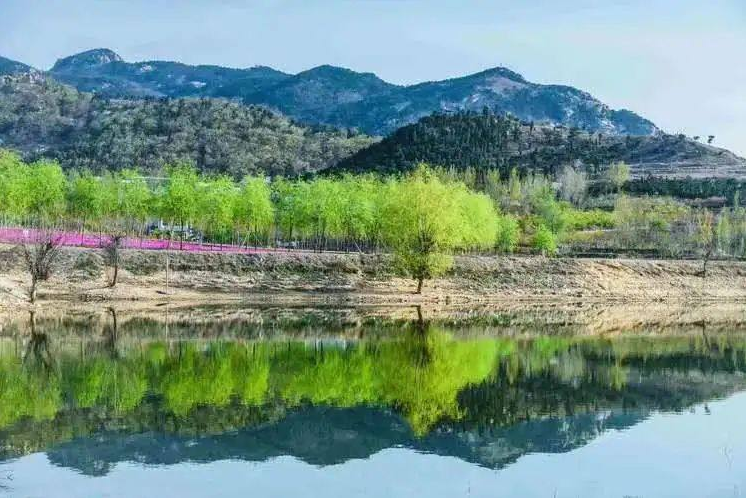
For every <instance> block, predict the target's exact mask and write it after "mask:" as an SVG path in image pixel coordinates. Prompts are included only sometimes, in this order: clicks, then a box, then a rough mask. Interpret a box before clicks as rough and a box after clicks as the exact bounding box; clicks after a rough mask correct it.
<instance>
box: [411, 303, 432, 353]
mask: <svg viewBox="0 0 746 498" xmlns="http://www.w3.org/2000/svg"><path fill="white" fill-rule="evenodd" d="M415 308H417V321H416V322H414V323H413V325H414V334H412V337H411V340H410V341H411V342H410V350H411V354H412V359H413V361H414V362H415V363H416V364H417V365H426V364H427V363H429V362H430V349H429V348H428V347H427V335H428V330H429V328H430V325H429V323H428V322H427V321H426V320H425V318H424V316H423V314H422V306H420V305H419V304H418V305H417V306H415Z"/></svg>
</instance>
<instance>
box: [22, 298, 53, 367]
mask: <svg viewBox="0 0 746 498" xmlns="http://www.w3.org/2000/svg"><path fill="white" fill-rule="evenodd" d="M29 328H30V330H31V336H30V337H29V340H28V343H27V344H26V352H25V353H24V355H23V362H24V364H26V363H28V362H31V361H33V362H36V363H38V364H40V365H41V366H42V367H44V370H46V371H50V370H51V369H52V354H51V353H50V352H49V336H47V334H44V333H39V332H37V331H36V314H35V313H34V312H33V311H29Z"/></svg>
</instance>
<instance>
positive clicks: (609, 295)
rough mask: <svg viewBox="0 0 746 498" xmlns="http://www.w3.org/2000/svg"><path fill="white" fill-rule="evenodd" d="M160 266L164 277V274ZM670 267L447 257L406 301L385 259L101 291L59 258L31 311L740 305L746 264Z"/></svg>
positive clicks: (66, 257)
mask: <svg viewBox="0 0 746 498" xmlns="http://www.w3.org/2000/svg"><path fill="white" fill-rule="evenodd" d="M166 258H168V268H169V271H168V273H167V272H166ZM22 263H23V261H22V257H21V254H20V253H19V251H18V250H17V249H16V248H14V247H12V246H7V245H6V246H0V309H4V310H6V311H7V310H18V309H28V308H30V305H29V304H28V302H27V297H26V294H27V288H28V284H29V277H28V276H27V275H26V273H25V272H24V269H23V265H22ZM701 268H702V265H701V262H699V261H679V260H632V259H571V258H553V259H549V258H542V257H476V256H464V257H457V258H456V264H455V267H454V269H453V270H452V271H451V272H450V273H449V274H448V275H446V276H445V277H443V278H439V279H435V280H432V281H429V282H427V284H426V286H425V290H424V292H423V294H422V295H416V294H414V293H413V291H414V282H413V281H412V280H411V279H406V278H402V277H401V276H398V275H396V274H395V273H394V272H393V270H392V269H391V267H390V264H389V262H388V261H387V258H386V256H380V255H378V256H374V255H361V254H323V253H322V254H313V253H295V254H271V253H268V254H215V253H202V254H197V253H182V252H168V253H166V252H162V251H140V250H127V251H123V253H122V269H121V270H120V281H119V283H118V284H117V286H116V287H115V288H109V287H108V286H107V268H106V267H105V266H104V264H103V258H102V254H101V251H100V250H96V249H81V248H63V249H61V257H60V260H59V264H58V268H57V269H56V271H55V273H54V275H53V276H52V278H51V279H50V280H49V281H48V282H44V283H43V284H42V285H41V287H40V289H39V299H38V302H37V304H36V305H35V307H50V306H63V307H67V306H78V307H80V306H88V305H90V306H101V305H104V304H112V303H116V304H117V306H119V307H124V308H130V309H139V308H147V307H153V306H159V305H164V304H166V303H171V304H179V303H181V304H184V305H186V304H189V303H197V304H218V303H223V304H231V303H233V304H244V305H251V304H274V305H283V304H286V305H297V304H308V305H392V306H406V305H416V304H425V305H452V306H463V305H468V306H476V305H479V304H488V303H498V304H499V303H519V302H524V303H531V302H604V303H615V302H619V303H644V302H733V303H740V302H744V303H746V263H743V262H730V261H727V262H726V261H714V262H711V263H710V264H709V265H708V274H707V278H703V277H702V274H701Z"/></svg>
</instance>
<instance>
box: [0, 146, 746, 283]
mask: <svg viewBox="0 0 746 498" xmlns="http://www.w3.org/2000/svg"><path fill="white" fill-rule="evenodd" d="M628 178H629V168H628V167H626V165H624V164H621V163H620V164H616V165H613V166H612V167H610V168H608V169H607V170H606V172H605V173H604V176H603V178H602V180H601V181H602V182H603V183H604V184H605V185H606V187H605V188H604V193H603V195H601V196H596V197H592V198H591V197H589V181H588V179H587V177H586V176H585V174H584V173H583V172H582V171H581V170H580V169H575V168H572V167H569V166H568V167H565V168H564V169H562V170H561V171H560V173H559V174H558V175H557V176H556V177H555V178H551V177H548V176H546V175H543V174H538V173H528V174H524V175H521V174H519V172H518V170H516V169H513V170H511V172H510V174H509V175H508V176H507V177H503V176H501V174H500V172H499V170H479V171H477V170H474V169H470V168H467V169H461V170H456V169H445V168H438V167H435V168H431V167H428V166H426V165H421V166H420V167H419V168H417V169H416V170H415V171H413V172H411V173H408V174H405V175H401V176H388V177H380V176H373V175H344V176H339V177H328V176H320V177H316V178H313V179H307V180H302V179H295V180H290V179H285V178H283V177H276V178H274V179H269V178H266V177H263V176H246V177H244V178H243V179H242V180H241V181H240V182H236V181H234V180H233V179H232V178H231V177H228V176H204V175H200V174H199V173H198V172H197V171H196V169H195V168H193V167H192V166H190V165H188V164H176V165H173V166H170V167H168V168H166V174H165V177H162V178H153V177H145V176H143V175H141V174H140V173H139V172H138V171H137V170H136V169H124V170H121V171H118V172H116V173H105V174H103V175H100V176H95V175H93V174H92V173H90V172H88V171H72V172H67V173H66V172H64V171H63V170H62V169H61V167H60V166H59V165H58V164H57V163H55V162H51V161H46V160H42V161H38V162H35V163H30V164H29V163H25V162H23V161H22V160H21V159H20V158H19V157H18V156H17V155H15V154H13V153H10V152H7V151H2V152H0V218H2V221H3V225H4V226H22V227H42V228H44V229H49V228H53V229H57V230H67V231H73V232H75V233H80V234H81V236H82V234H84V233H86V232H87V233H93V234H98V236H99V237H100V240H101V246H111V241H114V240H116V241H117V244H116V247H114V248H113V251H112V254H115V255H116V253H117V252H118V250H119V248H120V242H121V240H122V238H123V237H125V236H129V237H137V238H139V239H141V240H142V239H143V238H145V237H149V238H154V237H155V238H162V239H167V240H169V241H174V246H173V248H183V244H184V242H185V241H191V242H194V241H197V242H199V243H202V242H212V243H217V244H233V245H234V246H240V247H246V246H264V247H283V248H297V249H307V250H316V251H328V250H337V251H363V252H393V253H394V254H395V255H396V257H397V258H396V259H397V262H398V263H399V267H400V269H401V270H402V271H403V272H404V273H406V274H408V275H409V276H411V277H412V278H414V279H415V280H416V281H417V283H418V289H421V287H422V283H423V281H424V280H426V279H428V278H431V277H434V276H437V275H439V274H441V273H443V272H444V271H445V270H447V269H448V268H449V267H450V265H451V261H452V258H451V256H452V254H454V253H481V254H494V253H512V252H515V251H528V252H533V253H540V254H544V255H547V256H551V255H555V254H558V253H562V254H569V255H615V254H619V253H628V254H635V255H655V256H658V257H661V256H662V257H697V258H702V259H704V260H705V261H706V260H708V259H710V258H718V257H721V258H722V257H734V258H740V257H742V256H743V255H744V252H745V251H746V210H745V209H744V208H742V207H740V201H739V200H738V196H736V199H735V201H736V202H735V203H734V207H732V208H724V209H721V210H720V211H719V212H713V211H710V210H708V209H707V208H703V207H693V206H690V205H687V204H684V203H682V202H679V201H676V200H673V199H670V198H665V197H632V196H628V195H625V194H624V193H621V192H620V190H621V188H622V186H623V185H624V184H625V182H626V181H627V179H628ZM112 260H113V261H116V260H118V258H116V257H114V258H112ZM705 265H706V263H705ZM114 271H115V272H116V270H114ZM703 271H704V267H703ZM115 281H116V279H114V280H113V282H115Z"/></svg>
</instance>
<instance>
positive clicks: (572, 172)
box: [557, 166, 588, 206]
mask: <svg viewBox="0 0 746 498" xmlns="http://www.w3.org/2000/svg"><path fill="white" fill-rule="evenodd" d="M557 182H558V183H559V193H560V197H562V198H563V199H564V200H566V201H569V202H572V203H573V204H575V205H576V206H579V205H580V204H581V203H582V202H583V201H584V200H585V196H586V194H587V192H588V177H587V176H586V174H585V172H584V171H581V170H580V169H579V168H573V167H572V166H565V167H564V168H563V169H562V171H561V172H560V174H559V175H558V177H557Z"/></svg>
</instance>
